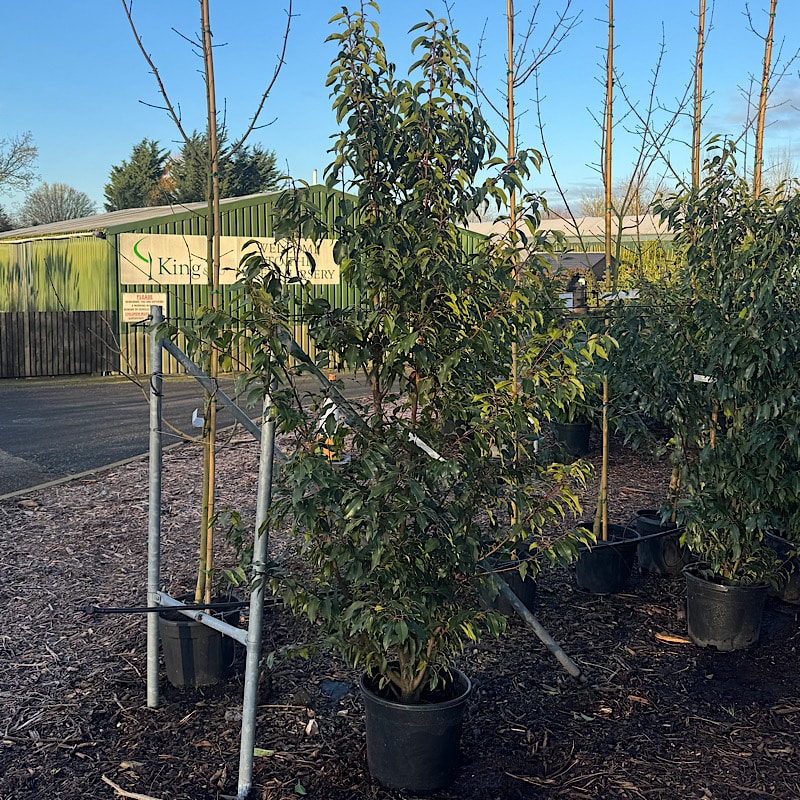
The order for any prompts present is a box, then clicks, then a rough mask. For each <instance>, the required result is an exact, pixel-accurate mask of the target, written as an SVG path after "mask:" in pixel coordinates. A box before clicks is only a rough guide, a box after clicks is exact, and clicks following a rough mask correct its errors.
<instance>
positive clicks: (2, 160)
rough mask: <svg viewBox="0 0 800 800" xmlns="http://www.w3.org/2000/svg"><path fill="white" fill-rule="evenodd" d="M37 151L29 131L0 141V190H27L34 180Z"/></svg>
mask: <svg viewBox="0 0 800 800" xmlns="http://www.w3.org/2000/svg"><path fill="white" fill-rule="evenodd" d="M38 156H39V150H38V148H37V147H36V145H35V144H34V143H33V136H32V135H31V132H30V131H26V132H25V133H22V134H19V135H18V136H12V137H11V138H10V139H0V190H3V189H27V188H28V187H29V186H30V185H31V184H32V183H33V181H34V180H35V179H36V171H35V170H34V168H33V166H34V164H35V163H36V159H37V158H38Z"/></svg>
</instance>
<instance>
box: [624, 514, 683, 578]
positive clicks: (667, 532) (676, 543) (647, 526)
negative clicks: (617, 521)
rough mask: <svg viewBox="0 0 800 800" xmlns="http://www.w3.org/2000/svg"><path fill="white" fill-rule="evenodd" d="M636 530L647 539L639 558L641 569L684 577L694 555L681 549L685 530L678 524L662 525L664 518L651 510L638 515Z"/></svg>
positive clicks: (643, 539) (641, 547) (641, 546)
mask: <svg viewBox="0 0 800 800" xmlns="http://www.w3.org/2000/svg"><path fill="white" fill-rule="evenodd" d="M636 530H637V531H638V532H639V534H640V535H641V536H642V537H643V538H642V539H641V541H640V542H639V547H638V548H637V551H636V555H637V559H638V561H639V568H640V569H642V570H643V571H645V572H650V573H652V574H653V575H662V576H666V575H680V574H681V572H683V568H684V567H685V566H686V565H687V564H688V563H689V562H690V561H691V554H690V552H689V550H688V549H687V548H686V547H683V546H681V543H680V537H681V531H680V530H678V527H677V525H675V523H674V522H662V521H661V515H660V514H659V513H658V512H657V511H656V510H655V509H650V508H644V509H640V510H639V511H637V512H636Z"/></svg>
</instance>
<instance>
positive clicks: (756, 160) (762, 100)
mask: <svg viewBox="0 0 800 800" xmlns="http://www.w3.org/2000/svg"><path fill="white" fill-rule="evenodd" d="M777 10H778V0H770V4H769V23H768V25H767V35H766V36H765V37H764V58H763V60H762V64H761V66H762V69H761V89H760V91H759V95H758V118H757V120H756V142H755V147H754V150H753V194H754V195H755V196H756V197H758V196H759V195H760V194H761V171H762V167H763V163H764V122H765V120H766V116H767V97H768V96H769V79H770V69H771V66H772V37H773V35H774V31H775V14H776V12H777Z"/></svg>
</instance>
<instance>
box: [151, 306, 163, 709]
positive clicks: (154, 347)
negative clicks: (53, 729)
mask: <svg viewBox="0 0 800 800" xmlns="http://www.w3.org/2000/svg"><path fill="white" fill-rule="evenodd" d="M150 316H151V318H152V325H153V327H152V329H151V330H150V469H149V481H148V483H149V486H148V492H149V502H148V520H147V604H148V605H149V606H153V605H156V604H157V603H158V599H159V598H158V593H159V583H160V580H161V383H162V381H161V362H162V351H161V340H160V339H159V334H158V326H159V325H160V324H161V323H162V322H163V321H164V316H163V313H162V311H161V306H150ZM157 705H158V614H148V615H147V706H148V708H155V707H156V706H157Z"/></svg>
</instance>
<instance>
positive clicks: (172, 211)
mask: <svg viewBox="0 0 800 800" xmlns="http://www.w3.org/2000/svg"><path fill="white" fill-rule="evenodd" d="M311 188H322V187H311ZM274 194H276V193H275V192H265V193H260V194H251V195H247V196H244V197H229V198H226V199H225V200H220V207H221V208H223V209H224V208H225V207H226V206H230V205H233V204H235V203H241V204H243V205H244V204H246V203H247V202H252V201H253V200H261V199H263V198H265V197H270V196H271V195H274ZM207 208H208V204H207V203H206V202H201V203H173V204H171V205H166V206H148V207H146V208H126V209H123V210H121V211H109V212H107V213H105V214H92V215H91V216H90V217H81V218H80V219H69V220H64V221H63V222H50V223H48V224H46V225H35V226H33V227H30V228H16V229H15V230H12V231H4V232H3V233H0V240H2V239H6V240H15V239H49V238H60V237H68V236H72V235H91V234H97V233H106V232H107V231H109V230H110V229H117V230H119V229H125V228H126V227H136V226H137V225H139V224H141V223H142V222H148V221H149V220H158V219H161V218H163V217H169V216H175V215H184V214H201V213H202V214H203V215H204V214H205V211H206V209H207ZM112 232H116V231H112Z"/></svg>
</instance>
